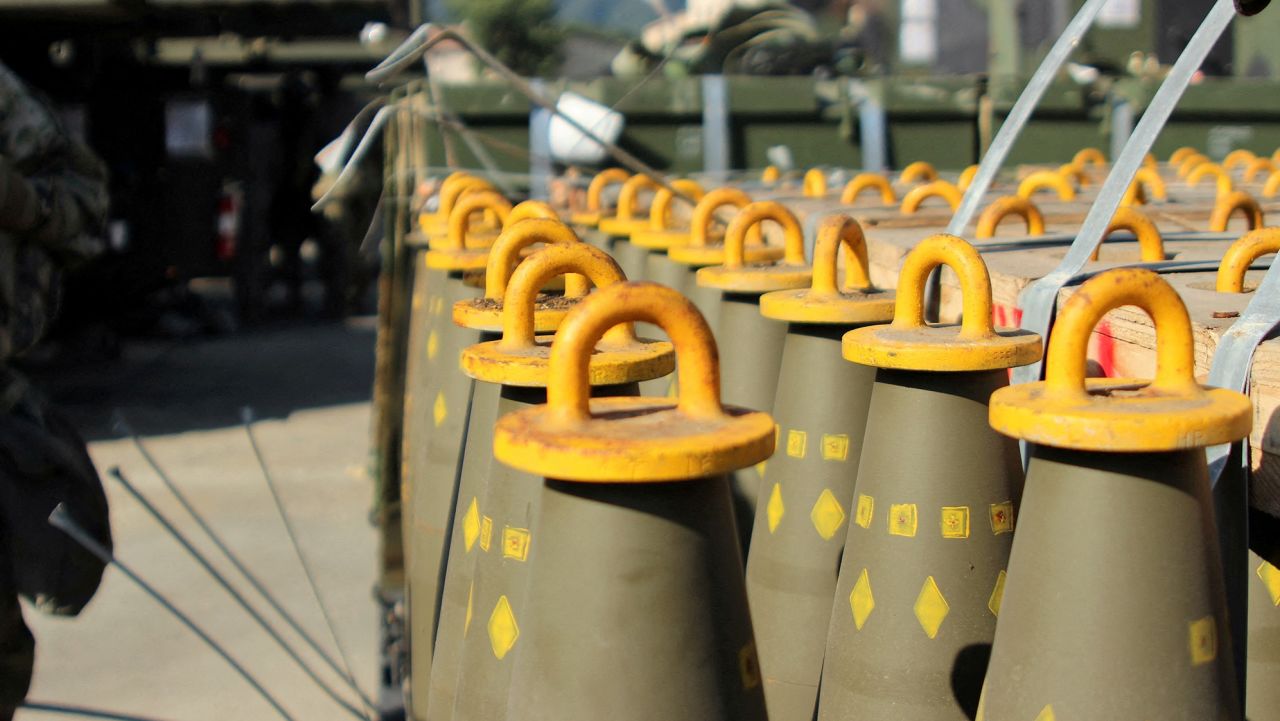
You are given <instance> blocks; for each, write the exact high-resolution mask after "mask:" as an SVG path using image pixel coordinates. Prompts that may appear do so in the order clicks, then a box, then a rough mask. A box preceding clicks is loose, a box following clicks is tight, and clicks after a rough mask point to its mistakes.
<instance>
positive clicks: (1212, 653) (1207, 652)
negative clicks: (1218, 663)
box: [1190, 616, 1218, 666]
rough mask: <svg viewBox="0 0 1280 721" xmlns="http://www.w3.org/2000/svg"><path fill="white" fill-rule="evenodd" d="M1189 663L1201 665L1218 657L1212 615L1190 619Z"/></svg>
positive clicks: (1216, 636)
mask: <svg viewBox="0 0 1280 721" xmlns="http://www.w3.org/2000/svg"><path fill="white" fill-rule="evenodd" d="M1190 635H1191V665H1192V666H1203V665H1204V664H1206V663H1210V662H1212V661H1213V660H1214V659H1216V658H1217V657H1218V628H1217V626H1216V625H1214V623H1213V616H1205V617H1204V618H1202V619H1199V620H1196V621H1192V622H1191V624H1190Z"/></svg>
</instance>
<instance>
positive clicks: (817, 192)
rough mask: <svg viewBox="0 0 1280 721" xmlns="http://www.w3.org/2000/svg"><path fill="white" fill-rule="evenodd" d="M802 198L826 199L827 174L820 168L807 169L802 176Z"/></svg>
mask: <svg viewBox="0 0 1280 721" xmlns="http://www.w3.org/2000/svg"><path fill="white" fill-rule="evenodd" d="M803 189H804V197H806V198H825V197H827V174H826V173H824V172H822V169H821V168H809V170H807V171H805V174H804V186H803Z"/></svg>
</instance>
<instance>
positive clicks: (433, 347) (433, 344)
mask: <svg viewBox="0 0 1280 721" xmlns="http://www.w3.org/2000/svg"><path fill="white" fill-rule="evenodd" d="M439 352H440V335H439V334H438V333H436V332H435V331H434V330H433V331H431V335H429V336H427V360H435V359H436V354H437V353H439Z"/></svg>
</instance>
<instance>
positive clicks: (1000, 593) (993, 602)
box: [987, 571, 1008, 617]
mask: <svg viewBox="0 0 1280 721" xmlns="http://www.w3.org/2000/svg"><path fill="white" fill-rule="evenodd" d="M1006 576H1008V574H1007V573H1005V572H1004V571H1001V572H1000V575H998V576H996V587H995V588H994V589H992V591H991V598H989V599H987V609H988V610H990V611H991V615H992V616H996V617H999V616H1000V602H1001V601H1003V600H1004V579H1005V577H1006Z"/></svg>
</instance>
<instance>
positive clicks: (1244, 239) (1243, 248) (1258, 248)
mask: <svg viewBox="0 0 1280 721" xmlns="http://www.w3.org/2000/svg"><path fill="white" fill-rule="evenodd" d="M1272 253H1280V228H1260V229H1258V230H1254V231H1250V232H1249V233H1246V234H1245V235H1243V236H1241V238H1240V239H1239V240H1237V241H1236V242H1234V243H1232V244H1231V247H1230V248H1227V252H1226V253H1224V254H1223V256H1222V262H1221V263H1219V264H1218V282H1217V287H1216V290H1217V291H1218V292H1219V293H1243V292H1244V274H1245V272H1246V271H1248V270H1249V266H1250V265H1253V261H1255V260H1257V259H1258V258H1261V257H1262V256H1264V255H1271V254H1272Z"/></svg>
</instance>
